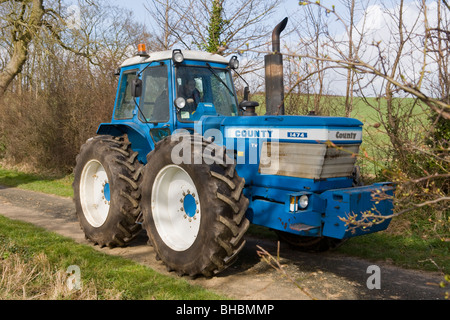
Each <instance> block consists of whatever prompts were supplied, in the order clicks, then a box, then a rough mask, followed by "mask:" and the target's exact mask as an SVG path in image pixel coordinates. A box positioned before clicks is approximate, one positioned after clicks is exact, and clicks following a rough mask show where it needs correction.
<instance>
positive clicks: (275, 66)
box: [264, 18, 288, 115]
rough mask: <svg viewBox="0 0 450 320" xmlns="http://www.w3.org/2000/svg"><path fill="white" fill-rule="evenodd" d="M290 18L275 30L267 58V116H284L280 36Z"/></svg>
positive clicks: (285, 19)
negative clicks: (270, 50) (270, 51)
mask: <svg viewBox="0 0 450 320" xmlns="http://www.w3.org/2000/svg"><path fill="white" fill-rule="evenodd" d="M287 23H288V18H284V20H283V21H281V22H280V23H279V24H278V25H277V26H276V27H275V29H274V30H273V33H272V51H273V53H271V54H269V55H267V56H266V57H265V59H264V60H265V70H266V114H267V115H284V80H283V55H282V54H281V53H280V51H281V45H280V34H281V33H282V32H283V31H284V29H285V28H286V25H287Z"/></svg>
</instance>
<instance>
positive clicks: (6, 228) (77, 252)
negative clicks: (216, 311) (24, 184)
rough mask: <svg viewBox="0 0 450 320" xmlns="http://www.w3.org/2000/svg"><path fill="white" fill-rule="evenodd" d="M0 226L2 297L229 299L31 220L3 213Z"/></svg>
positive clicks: (0, 290) (54, 298)
mask: <svg viewBox="0 0 450 320" xmlns="http://www.w3.org/2000/svg"><path fill="white" fill-rule="evenodd" d="M0 213H1V212H0ZM0 230H1V233H0V274H1V277H0V300H6V299H8V300H21V299H26V300H31V299H39V300H95V299H99V300H222V299H227V298H226V297H224V296H220V295H217V294H215V293H213V292H210V291H207V290H205V289H203V288H202V287H200V286H193V285H191V284H189V283H188V282H187V281H185V280H183V279H174V278H172V277H169V276H165V275H161V274H159V273H157V272H155V271H154V270H152V269H150V268H148V267H145V266H142V265H140V264H138V263H135V262H133V261H130V260H126V259H123V258H120V257H114V256H110V255H107V254H104V253H101V252H98V251H96V250H95V249H93V248H91V247H89V246H86V245H81V244H77V243H75V242H74V241H72V240H70V239H67V238H64V237H62V236H59V235H57V234H54V233H51V232H47V231H45V230H44V229H41V228H38V227H35V226H33V225H30V224H28V223H23V222H17V221H12V220H10V219H7V218H4V217H2V216H0ZM73 265H76V266H78V267H79V268H80V272H81V283H82V285H81V289H80V290H78V291H73V290H72V291H71V290H68V287H67V285H66V281H67V278H68V274H66V270H67V269H68V267H69V266H73Z"/></svg>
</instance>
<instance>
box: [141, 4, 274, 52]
mask: <svg viewBox="0 0 450 320" xmlns="http://www.w3.org/2000/svg"><path fill="white" fill-rule="evenodd" d="M279 3H280V0H270V1H256V0H238V1H229V0H196V1H194V0H183V1H169V0H152V2H151V3H149V5H148V8H147V10H148V11H149V12H150V13H151V14H152V15H153V17H154V19H155V21H156V25H158V26H160V27H159V29H160V32H159V36H158V39H166V40H162V41H159V42H160V43H161V44H162V45H163V47H165V48H168V47H169V45H172V46H173V45H175V44H179V45H182V46H183V47H184V48H186V49H200V50H206V51H209V52H215V53H219V54H223V55H227V54H229V53H231V52H237V51H239V50H241V49H243V48H247V49H255V48H259V47H261V46H263V45H264V44H265V43H266V42H267V40H268V35H269V33H270V31H271V29H273V27H272V26H267V25H264V21H265V20H266V19H268V18H269V17H270V15H271V14H273V13H274V11H275V9H276V8H277V6H278V5H279ZM169 39H171V41H169ZM174 39H176V41H174Z"/></svg>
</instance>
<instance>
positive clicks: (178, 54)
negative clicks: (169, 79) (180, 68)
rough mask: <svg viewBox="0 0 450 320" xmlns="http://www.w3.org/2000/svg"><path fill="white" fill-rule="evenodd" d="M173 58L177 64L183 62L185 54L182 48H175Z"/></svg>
mask: <svg viewBox="0 0 450 320" xmlns="http://www.w3.org/2000/svg"><path fill="white" fill-rule="evenodd" d="M172 59H173V62H174V63H175V64H180V63H183V61H184V56H183V53H182V52H181V50H179V49H175V50H173V53H172Z"/></svg>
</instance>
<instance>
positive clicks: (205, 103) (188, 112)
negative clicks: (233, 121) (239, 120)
mask: <svg viewBox="0 0 450 320" xmlns="http://www.w3.org/2000/svg"><path fill="white" fill-rule="evenodd" d="M176 86H177V98H180V97H181V98H184V99H185V101H186V105H185V107H184V108H183V109H181V110H180V111H179V113H178V118H179V120H180V121H195V120H198V119H197V118H198V117H199V116H201V113H203V112H205V110H208V114H212V113H211V109H212V110H214V109H215V110H214V111H213V113H216V114H219V115H222V116H237V115H238V108H237V99H236V95H235V93H234V86H233V81H232V77H231V73H230V72H229V70H227V69H220V68H212V67H210V66H205V67H200V66H179V67H178V68H177V72H176Z"/></svg>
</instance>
